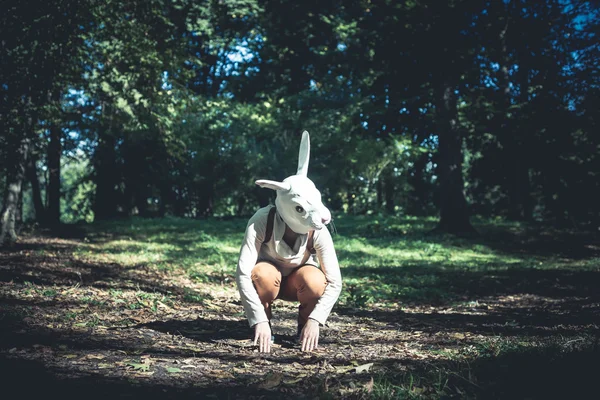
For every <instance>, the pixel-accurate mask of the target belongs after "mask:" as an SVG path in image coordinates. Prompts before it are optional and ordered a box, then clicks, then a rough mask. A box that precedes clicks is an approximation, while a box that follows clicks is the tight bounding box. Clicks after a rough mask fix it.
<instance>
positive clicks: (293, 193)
mask: <svg viewBox="0 0 600 400" xmlns="http://www.w3.org/2000/svg"><path fill="white" fill-rule="evenodd" d="M309 158H310V138H309V136H308V132H307V131H304V132H303V133H302V141H301V142H300V154H299V156H298V171H297V172H296V175H292V176H289V177H287V178H285V179H284V180H283V182H277V181H269V180H265V179H260V180H257V181H256V184H257V185H258V186H260V187H263V188H269V189H273V190H276V191H277V198H276V199H275V206H276V207H277V212H278V213H279V215H281V218H283V220H284V221H285V223H286V224H287V226H289V227H290V229H291V230H293V231H294V232H296V233H299V234H307V233H308V232H309V231H312V230H315V229H316V230H321V229H323V227H324V226H325V225H327V224H328V223H329V222H330V221H331V213H330V212H329V210H328V209H327V207H325V206H324V205H323V203H322V202H321V192H319V191H318V190H317V188H316V187H315V184H314V183H313V182H312V181H311V180H310V179H308V177H307V176H306V175H307V172H308V160H309Z"/></svg>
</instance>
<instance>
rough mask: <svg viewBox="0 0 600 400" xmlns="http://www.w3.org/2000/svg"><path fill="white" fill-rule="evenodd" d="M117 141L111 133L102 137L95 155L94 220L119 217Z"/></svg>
mask: <svg viewBox="0 0 600 400" xmlns="http://www.w3.org/2000/svg"><path fill="white" fill-rule="evenodd" d="M115 145H116V143H115V139H114V137H113V136H112V135H111V134H110V133H106V134H103V135H101V137H100V139H99V143H98V148H97V149H96V154H95V157H94V158H95V160H94V161H95V169H96V177H95V178H96V197H95V201H94V218H95V219H96V220H103V219H109V218H114V217H116V215H117V193H116V190H115V186H116V184H117V171H116V168H115V163H116V154H115Z"/></svg>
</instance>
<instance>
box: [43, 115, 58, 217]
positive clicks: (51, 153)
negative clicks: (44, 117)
mask: <svg viewBox="0 0 600 400" xmlns="http://www.w3.org/2000/svg"><path fill="white" fill-rule="evenodd" d="M61 136H62V129H61V128H60V127H59V126H57V124H56V123H52V125H51V126H50V143H49V144H48V175H49V176H48V213H47V215H46V222H48V224H50V225H53V226H55V225H59V224H60V157H61V154H62V144H61Z"/></svg>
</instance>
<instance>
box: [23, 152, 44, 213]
mask: <svg viewBox="0 0 600 400" xmlns="http://www.w3.org/2000/svg"><path fill="white" fill-rule="evenodd" d="M26 173H27V179H28V180H29V183H30V184H31V199H32V201H33V209H34V210H35V220H36V221H37V222H39V223H43V222H44V221H45V210H44V202H43V201H42V191H41V189H40V180H39V177H38V174H37V167H36V163H35V156H34V155H33V154H30V156H29V158H28V160H27V171H26Z"/></svg>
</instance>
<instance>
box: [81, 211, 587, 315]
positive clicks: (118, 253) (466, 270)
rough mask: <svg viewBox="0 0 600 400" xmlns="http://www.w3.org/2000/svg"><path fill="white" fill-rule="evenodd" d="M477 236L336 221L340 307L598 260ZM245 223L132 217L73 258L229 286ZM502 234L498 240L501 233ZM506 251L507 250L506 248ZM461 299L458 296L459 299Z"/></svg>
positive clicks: (95, 236) (501, 224)
mask: <svg viewBox="0 0 600 400" xmlns="http://www.w3.org/2000/svg"><path fill="white" fill-rule="evenodd" d="M474 221H475V224H476V226H477V228H478V229H479V230H480V231H481V232H483V233H484V234H483V235H484V236H482V237H479V238H457V237H453V236H448V235H430V234H429V231H430V230H431V229H432V228H433V227H434V226H435V222H436V220H435V219H433V218H423V217H381V216H354V217H353V216H341V217H339V218H336V226H337V232H336V233H334V234H333V239H334V243H335V246H336V251H337V253H338V258H339V261H340V265H341V268H342V276H343V279H344V288H343V292H342V295H341V298H340V301H339V304H341V305H347V306H353V307H359V308H361V307H368V306H369V305H370V304H372V303H378V304H385V303H390V304H396V303H402V302H406V301H419V302H430V303H440V302H449V303H452V302H456V301H467V300H468V296H469V293H481V287H482V285H481V283H484V284H486V285H487V286H485V287H487V288H489V290H492V291H496V290H501V289H502V288H503V285H504V282H507V283H509V282H511V281H510V280H511V279H512V278H511V276H510V271H511V270H514V269H517V268H518V269H522V270H559V269H568V268H573V266H574V265H575V264H576V266H577V268H588V269H593V268H597V262H598V259H597V258H596V259H595V260H593V259H581V260H576V261H574V260H570V259H566V260H565V259H562V258H560V257H558V256H552V255H546V256H542V255H532V254H527V253H519V252H515V251H506V246H504V247H503V246H498V244H499V242H498V240H497V238H495V237H494V238H493V239H490V240H486V239H485V235H492V236H494V235H497V234H501V235H505V234H506V232H510V234H512V235H517V234H523V235H524V236H522V238H523V239H522V240H523V241H525V239H528V238H529V236H527V235H525V234H524V232H526V230H527V226H526V225H524V224H520V223H512V222H506V221H491V222H490V221H486V220H483V219H477V218H475V219H474ZM245 226H246V221H245V220H243V219H233V220H228V221H221V220H216V219H207V220H201V221H198V220H188V219H178V218H165V219H148V220H145V219H139V218H132V219H129V220H122V221H112V222H103V223H100V224H94V225H91V226H90V227H89V229H88V240H87V242H86V243H83V244H81V245H80V246H79V248H78V251H77V255H78V257H80V258H84V259H88V260H90V261H92V262H94V261H96V262H105V263H117V264H119V265H123V266H138V265H147V266H151V267H152V268H157V269H159V270H160V269H164V270H179V271H183V272H184V273H185V274H187V276H188V277H189V278H190V279H191V280H192V281H195V282H199V283H203V284H208V285H211V284H218V285H221V286H222V285H225V286H230V287H233V286H234V285H235V280H234V274H235V269H236V264H237V257H238V252H239V248H240V245H241V242H242V239H243V235H244V229H245ZM502 237H504V236H502ZM508 248H510V246H508ZM465 297H466V298H465Z"/></svg>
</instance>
